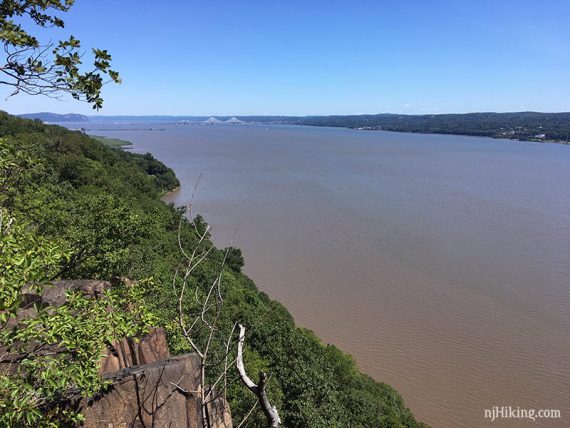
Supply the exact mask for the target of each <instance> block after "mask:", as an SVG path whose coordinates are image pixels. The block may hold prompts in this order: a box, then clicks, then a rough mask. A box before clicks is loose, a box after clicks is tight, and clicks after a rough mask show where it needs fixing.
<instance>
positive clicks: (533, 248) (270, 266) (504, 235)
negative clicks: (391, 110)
mask: <svg viewBox="0 0 570 428" xmlns="http://www.w3.org/2000/svg"><path fill="white" fill-rule="evenodd" d="M150 127H151V125H149V126H146V125H144V126H143V125H141V124H137V125H128V124H123V125H119V124H115V125H112V124H106V125H104V124H91V125H88V132H90V133H94V134H99V135H105V136H109V137H116V138H122V139H126V140H130V141H132V142H133V143H134V146H133V150H134V151H136V152H147V151H148V152H151V153H152V154H154V155H155V156H156V157H157V158H158V159H160V160H162V161H163V162H165V163H166V164H167V165H169V166H170V167H172V168H173V169H174V170H175V172H176V174H177V175H178V177H179V178H180V180H181V182H182V187H181V189H180V190H179V191H177V192H174V193H172V194H170V195H169V197H168V200H170V201H172V202H174V203H176V204H186V203H188V202H189V200H190V196H191V193H192V190H193V188H194V184H195V182H196V180H197V179H198V177H199V175H200V174H203V176H202V178H201V181H200V184H199V187H198V192H197V195H196V197H195V200H194V203H193V205H194V209H195V211H197V212H199V213H201V214H202V215H204V217H205V218H206V220H207V221H208V222H209V223H210V224H211V225H212V226H213V230H214V232H213V235H214V238H215V239H214V240H215V242H216V243H217V244H218V245H220V246H227V245H229V242H230V240H231V238H232V236H233V234H234V231H235V229H236V227H238V226H239V230H238V232H237V237H236V240H235V242H234V245H237V246H239V247H241V248H242V250H243V252H244V254H245V260H246V265H245V272H246V273H247V274H248V275H249V276H250V277H251V278H253V279H254V280H255V283H256V284H257V286H258V287H259V288H260V289H261V290H263V291H265V292H266V293H268V294H269V295H270V296H271V297H272V298H274V299H277V300H279V301H280V302H282V303H283V304H284V305H285V306H286V307H287V308H288V309H289V310H290V311H291V313H292V314H293V315H294V317H295V320H296V321H297V323H298V324H299V325H301V326H305V327H308V328H310V329H312V330H313V331H315V333H317V334H318V335H319V336H320V337H321V338H322V339H323V341H324V342H328V343H333V344H335V345H337V346H339V347H340V348H341V349H343V350H344V351H346V352H348V353H350V354H352V355H353V356H354V357H355V359H356V360H357V362H358V365H359V366H360V367H361V368H362V370H364V371H365V372H367V373H369V374H370V375H372V376H373V377H374V378H375V379H377V380H380V381H384V382H387V383H388V384H390V385H392V386H394V387H395V388H396V389H397V390H398V391H400V392H401V393H402V395H403V396H404V398H405V400H406V403H407V405H408V406H409V407H410V408H411V409H412V411H413V412H414V414H415V415H416V416H417V417H418V418H419V419H420V420H422V421H424V422H426V423H428V424H431V425H433V426H435V427H475V426H501V427H502V426H520V425H521V424H523V425H526V424H524V422H525V421H524V420H520V419H519V420H516V419H510V420H508V419H505V420H499V421H495V422H493V423H492V422H491V421H490V420H489V419H485V418H484V409H491V408H492V407H493V406H512V407H513V408H516V407H520V408H524V409H527V408H529V409H559V410H560V411H561V413H562V419H559V420H557V421H550V420H549V421H544V420H543V421H541V420H537V422H536V424H535V426H565V427H568V426H570V147H569V146H562V145H556V144H538V143H526V142H518V141H503V140H493V139H486V138H473V137H461V136H441V135H416V134H398V133H387V132H380V131H378V132H369V131H354V130H348V129H338V128H313V127H295V126H229V125H226V126H189V125H186V126H183V125H182V124H178V125H176V124H173V123H171V124H162V125H160V126H157V125H156V124H155V125H152V127H153V128H154V129H153V130H151V129H150ZM102 129H105V130H106V131H103V130H102Z"/></svg>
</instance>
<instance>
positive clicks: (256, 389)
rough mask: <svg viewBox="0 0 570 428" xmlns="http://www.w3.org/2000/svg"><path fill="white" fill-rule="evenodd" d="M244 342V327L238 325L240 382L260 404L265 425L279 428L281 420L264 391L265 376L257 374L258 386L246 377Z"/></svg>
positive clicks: (237, 363)
mask: <svg viewBox="0 0 570 428" xmlns="http://www.w3.org/2000/svg"><path fill="white" fill-rule="evenodd" d="M244 340H245V327H244V326H243V325H241V324H240V325H239V339H238V349H237V359H236V366H237V369H238V372H239V374H240V377H241V380H242V382H243V383H244V385H245V386H246V387H247V388H248V389H249V390H250V391H251V392H253V393H254V394H255V395H256V396H257V399H258V400H259V402H260V403H261V408H262V409H263V413H264V414H265V417H266V418H267V423H268V426H269V427H270V428H275V427H279V424H280V423H281V419H280V418H279V413H278V412H277V408H276V407H275V406H272V405H271V402H270V401H269V398H268V397H267V393H266V391H265V382H266V380H267V375H266V374H265V373H264V372H261V373H259V384H258V385H256V384H255V383H254V382H253V380H251V378H250V377H249V376H248V375H247V373H246V371H245V367H244V364H243V342H244Z"/></svg>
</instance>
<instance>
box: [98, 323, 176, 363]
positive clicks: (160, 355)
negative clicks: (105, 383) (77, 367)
mask: <svg viewBox="0 0 570 428" xmlns="http://www.w3.org/2000/svg"><path fill="white" fill-rule="evenodd" d="M168 358H170V352H169V350H168V343H167V341H166V333H165V331H164V329H163V328H154V329H152V330H151V331H150V332H149V333H148V334H147V335H146V336H144V337H143V338H142V339H140V341H139V342H137V341H135V340H134V339H131V338H124V339H121V340H116V341H115V342H113V346H112V347H110V348H109V349H107V350H106V351H105V357H103V359H102V360H101V368H100V370H99V372H100V373H101V374H106V373H112V372H115V371H117V370H121V369H125V368H128V367H134V366H137V365H140V364H150V363H154V362H156V361H161V360H166V359H168Z"/></svg>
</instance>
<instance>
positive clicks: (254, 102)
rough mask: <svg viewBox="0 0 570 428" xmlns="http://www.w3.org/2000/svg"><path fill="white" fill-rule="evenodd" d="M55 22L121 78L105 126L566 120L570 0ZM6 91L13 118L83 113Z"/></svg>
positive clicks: (95, 1) (328, 2) (108, 1)
mask: <svg viewBox="0 0 570 428" xmlns="http://www.w3.org/2000/svg"><path fill="white" fill-rule="evenodd" d="M62 18H64V20H65V21H66V29H65V30H64V31H61V30H60V31H59V32H46V36H48V37H51V38H53V39H54V40H57V39H59V38H63V37H64V36H65V34H66V33H72V34H75V35H76V36H77V37H78V38H80V39H81V40H82V42H83V46H85V47H100V48H105V49H108V50H109V51H110V52H111V54H112V55H113V63H114V66H115V68H116V69H117V70H118V71H119V72H120V73H121V76H122V78H123V80H124V82H123V84H122V85H118V86H117V85H107V86H106V87H105V89H104V99H105V106H104V108H103V110H101V111H100V114H105V115H115V114H133V115H143V114H171V115H210V114H219V115H222V114H228V115H246V114H256V115H257V114H272V115H273V114H285V115H309V114H358V113H383V112H391V113H409V114H422V113H431V114H433V113H461V112H472V111H521V110H534V111H570V1H569V0H414V1H412V0H398V1H396V0H392V1H380V0H375V1H374V0H369V1H359V0H345V1H341V0H321V1H317V0H286V1H280V0H259V1H257V0H243V1H236V0H226V1H213V0H207V1H206V0H204V1H194V0H163V1H157V0H152V1H151V0H76V4H75V6H74V7H73V8H72V9H71V11H70V12H69V13H67V14H63V15H62ZM47 33H49V34H47ZM7 94H8V91H7V90H6V89H5V88H0V96H1V98H0V109H3V110H7V111H8V112H11V113H24V112H36V111H53V112H58V113H67V112H76V113H86V114H91V113H92V110H91V109H90V107H89V106H87V105H86V104H82V103H78V102H74V101H70V100H68V101H65V102H60V101H55V100H51V99H48V98H45V97H26V96H23V95H18V96H16V97H12V98H9V99H7V100H5V97H6V95H7Z"/></svg>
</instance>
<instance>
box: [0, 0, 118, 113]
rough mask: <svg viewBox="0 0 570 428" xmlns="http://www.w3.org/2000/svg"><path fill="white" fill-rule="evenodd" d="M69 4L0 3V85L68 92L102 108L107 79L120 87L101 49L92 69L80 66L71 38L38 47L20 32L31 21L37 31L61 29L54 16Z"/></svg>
mask: <svg viewBox="0 0 570 428" xmlns="http://www.w3.org/2000/svg"><path fill="white" fill-rule="evenodd" d="M73 3H74V0H1V1H0V41H1V42H2V43H3V45H4V53H5V58H4V59H3V64H2V63H0V64H1V65H0V75H1V76H2V78H1V79H0V84H3V85H7V86H10V87H12V88H13V92H12V95H16V94H18V93H20V92H23V93H26V94H30V95H49V96H56V97H57V96H59V95H61V94H62V93H68V94H70V95H71V96H72V97H73V98H75V99H77V100H83V101H86V102H88V103H89V104H92V105H93V108H94V109H99V108H101V107H102V106H103V99H102V98H101V89H102V87H103V84H104V83H105V82H106V80H109V81H113V82H115V83H120V81H121V79H120V78H119V74H118V73H117V72H116V71H114V70H113V69H112V68H111V55H110V54H109V52H107V51H106V50H102V49H92V56H93V60H92V65H91V68H89V69H87V70H85V69H84V67H83V60H84V55H83V53H82V51H81V42H80V41H79V40H78V39H76V38H75V37H74V36H71V37H70V38H69V39H68V40H62V41H59V42H58V43H55V44H54V43H51V42H49V43H42V42H41V41H40V40H39V39H38V38H37V37H36V36H35V35H33V34H32V32H29V31H28V30H26V29H25V28H24V24H25V23H29V22H31V23H32V24H33V25H35V26H37V27H59V28H63V27H64V21H63V20H62V19H61V18H59V17H58V16H56V15H54V13H57V12H67V11H68V10H69V9H70V8H71V7H72V6H73Z"/></svg>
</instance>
